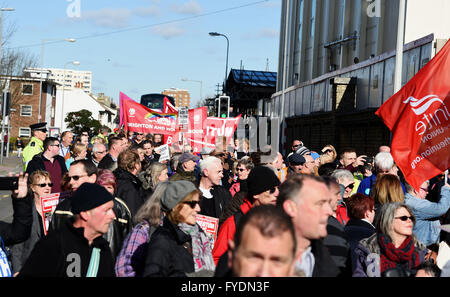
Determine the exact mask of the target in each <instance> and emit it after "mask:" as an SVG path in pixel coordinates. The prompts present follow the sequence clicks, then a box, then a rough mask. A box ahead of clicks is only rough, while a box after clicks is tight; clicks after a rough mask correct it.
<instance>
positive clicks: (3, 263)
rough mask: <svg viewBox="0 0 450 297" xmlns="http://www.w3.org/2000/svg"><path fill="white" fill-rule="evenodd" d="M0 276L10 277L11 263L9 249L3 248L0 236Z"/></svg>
mask: <svg viewBox="0 0 450 297" xmlns="http://www.w3.org/2000/svg"><path fill="white" fill-rule="evenodd" d="M0 277H12V272H11V263H10V261H9V251H8V250H7V249H6V248H5V244H4V242H3V239H2V237H1V236H0Z"/></svg>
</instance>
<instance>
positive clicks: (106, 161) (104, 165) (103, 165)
mask: <svg viewBox="0 0 450 297" xmlns="http://www.w3.org/2000/svg"><path fill="white" fill-rule="evenodd" d="M97 167H98V169H108V170H111V171H114V170H115V169H116V168H117V161H114V160H113V158H112V157H111V155H110V154H107V155H106V156H104V157H103V159H102V160H101V161H100V163H98V166H97Z"/></svg>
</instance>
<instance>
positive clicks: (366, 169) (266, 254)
mask: <svg viewBox="0 0 450 297" xmlns="http://www.w3.org/2000/svg"><path fill="white" fill-rule="evenodd" d="M31 128H32V129H33V137H34V138H33V139H32V142H30V144H29V145H28V146H30V145H31V146H32V147H29V148H27V147H28V146H27V147H26V148H25V149H24V150H23V155H24V157H23V158H24V163H25V164H24V165H25V168H24V169H25V171H24V172H25V173H21V174H20V175H19V186H18V189H17V190H14V191H13V193H12V203H13V209H14V216H13V221H12V223H5V222H0V239H1V240H0V243H1V245H0V276H18V277H35V276H60V277H67V276H69V277H73V276H75V277H85V276H99V277H114V276H116V277H153V276H163V277H171V276H175V277H179V276H209V277H226V276H266V277H267V276H269V277H273V276H293V277H338V276H340V277H380V276H387V277H389V276H403V277H414V276H432V277H440V276H450V252H449V250H450V248H449V245H450V234H449V233H447V232H446V231H444V230H441V228H440V227H441V225H445V224H449V223H450V211H449V208H450V186H449V184H448V180H444V175H443V174H441V175H439V176H437V177H435V178H433V179H431V180H429V181H426V182H424V183H423V184H422V185H421V186H420V188H419V189H415V188H413V187H412V186H411V185H409V184H408V183H407V182H406V180H405V179H404V177H403V175H402V173H401V171H400V170H399V168H398V167H397V166H396V164H395V162H394V159H393V157H392V155H391V153H390V148H389V147H388V146H385V145H383V146H380V148H379V153H377V154H376V155H375V156H373V157H368V156H366V155H363V154H361V155H358V154H357V152H356V151H355V150H354V149H352V148H343V149H342V150H341V151H339V152H338V151H336V148H335V147H334V146H333V145H332V144H327V145H325V146H324V147H323V148H318V150H317V151H314V150H311V149H310V148H308V147H307V146H306V145H305V144H304V143H303V142H302V141H301V140H298V139H296V140H294V141H293V142H292V146H291V147H290V148H289V150H288V153H287V154H286V156H283V155H282V154H281V153H280V152H274V151H272V150H269V149H268V148H267V147H265V149H264V150H257V149H256V150H255V149H252V148H251V147H250V143H249V141H248V140H247V139H235V140H234V141H232V142H230V144H229V145H226V143H227V139H224V138H222V139H219V137H218V139H219V140H220V141H218V142H217V145H216V148H215V149H212V148H208V147H204V148H203V149H202V151H201V152H199V153H194V152H193V150H192V147H190V146H189V145H186V144H180V143H178V144H176V145H172V146H171V147H170V158H169V159H166V158H164V159H163V160H161V159H162V156H161V155H159V154H158V153H157V151H158V150H157V149H156V148H158V147H160V146H161V145H163V140H164V137H163V135H158V134H155V135H152V134H145V133H133V132H128V133H127V132H126V131H125V132H124V131H115V132H114V133H111V132H110V131H108V129H102V130H101V131H100V133H99V134H98V135H91V136H90V135H89V133H88V132H83V133H82V134H80V135H74V134H73V133H72V132H71V131H65V132H63V133H62V134H61V135H60V137H57V138H56V137H44V133H43V132H46V129H45V126H42V125H35V126H33V127H31ZM33 143H34V145H33ZM37 148H40V149H37ZM31 151H32V152H33V153H31ZM51 193H65V194H67V198H65V199H62V200H61V201H60V202H59V203H58V205H57V206H56V209H55V210H54V212H53V214H52V217H51V219H50V223H49V225H48V230H44V228H47V227H44V225H43V214H42V206H41V199H40V197H42V196H45V195H48V194H51ZM61 196H63V195H61ZM198 215H204V216H208V217H212V218H215V219H217V221H218V229H217V234H216V235H217V236H216V238H214V237H213V236H211V235H210V234H209V233H207V232H206V231H205V230H203V229H202V228H201V227H200V225H199V224H198V222H197V218H198ZM47 231H48V233H47Z"/></svg>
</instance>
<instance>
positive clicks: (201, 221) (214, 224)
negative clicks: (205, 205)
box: [197, 215, 219, 246]
mask: <svg viewBox="0 0 450 297" xmlns="http://www.w3.org/2000/svg"><path fill="white" fill-rule="evenodd" d="M197 224H198V225H199V226H200V227H201V228H202V229H203V231H205V233H206V234H208V235H209V236H211V237H212V238H214V243H215V242H216V239H217V231H218V229H219V219H218V218H213V217H208V216H205V215H197ZM214 243H213V246H214Z"/></svg>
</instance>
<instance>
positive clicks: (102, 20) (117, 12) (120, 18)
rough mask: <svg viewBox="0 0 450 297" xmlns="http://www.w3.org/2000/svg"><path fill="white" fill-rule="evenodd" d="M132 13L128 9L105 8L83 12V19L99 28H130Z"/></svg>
mask: <svg viewBox="0 0 450 297" xmlns="http://www.w3.org/2000/svg"><path fill="white" fill-rule="evenodd" d="M130 16H131V12H130V10H129V9H127V8H118V9H112V8H104V9H101V10H92V11H83V12H82V13H81V19H82V20H87V21H89V22H91V23H93V24H94V25H96V26H99V27H107V28H123V27H126V26H128V22H129V19H130Z"/></svg>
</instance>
